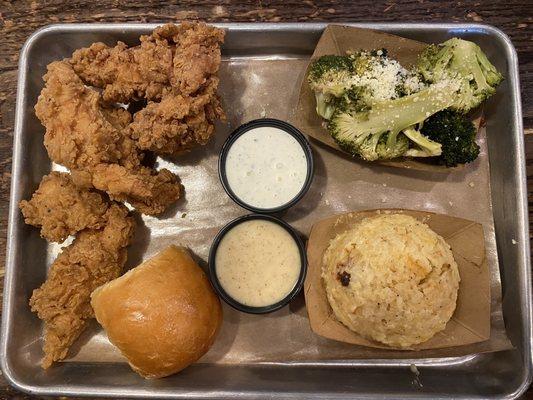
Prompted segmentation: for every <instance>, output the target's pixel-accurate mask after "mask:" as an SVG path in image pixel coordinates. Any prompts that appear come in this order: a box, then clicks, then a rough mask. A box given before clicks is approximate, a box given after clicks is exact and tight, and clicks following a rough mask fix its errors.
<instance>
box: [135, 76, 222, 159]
mask: <svg viewBox="0 0 533 400" xmlns="http://www.w3.org/2000/svg"><path fill="white" fill-rule="evenodd" d="M217 86H218V78H216V77H212V78H210V80H209V83H208V84H206V86H205V87H204V88H203V89H202V92H201V93H199V94H198V95H196V96H194V97H190V96H182V95H180V94H172V95H166V96H164V97H163V99H162V100H161V102H159V103H155V102H149V103H148V105H147V106H146V107H145V108H143V109H142V110H140V111H139V112H137V113H136V114H135V116H134V121H133V123H132V124H131V130H132V137H133V138H134V139H135V140H137V145H138V146H139V148H141V149H143V150H151V151H153V152H155V153H158V154H162V153H166V154H175V153H178V152H181V151H184V150H188V149H190V148H192V147H195V146H196V145H198V144H200V145H204V144H206V143H207V142H208V141H209V139H210V138H211V136H212V135H213V132H214V130H215V127H214V122H215V120H217V119H218V118H223V117H224V112H223V111H222V107H221V105H220V102H219V99H218V97H217V95H216V89H217Z"/></svg>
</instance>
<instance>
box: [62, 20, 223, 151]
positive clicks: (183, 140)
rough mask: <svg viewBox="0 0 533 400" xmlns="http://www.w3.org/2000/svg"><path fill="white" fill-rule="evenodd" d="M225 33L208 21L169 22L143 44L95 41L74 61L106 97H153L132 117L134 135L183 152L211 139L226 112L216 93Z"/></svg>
mask: <svg viewBox="0 0 533 400" xmlns="http://www.w3.org/2000/svg"><path fill="white" fill-rule="evenodd" d="M224 34H225V32H224V31H223V30H221V29H218V28H215V27H212V26H209V25H206V24H204V23H190V22H184V23H182V24H181V25H179V26H176V25H173V24H167V25H164V26H162V27H159V28H157V29H155V31H154V32H153V33H152V34H151V35H147V36H141V45H140V46H137V47H130V48H128V47H127V46H126V45H125V44H124V43H121V42H119V43H118V44H117V46H115V47H112V48H111V47H108V46H106V45H105V44H103V43H95V44H93V45H92V46H91V47H89V48H86V49H80V50H77V51H76V52H74V54H73V56H72V59H71V60H70V63H71V64H72V66H73V68H74V70H75V71H76V73H77V74H79V76H80V77H81V78H82V79H83V80H84V81H85V82H86V83H88V84H91V85H94V86H97V87H100V88H103V89H104V92H103V93H104V99H106V100H107V101H119V102H129V101H131V100H137V99H139V98H145V99H147V100H149V101H148V105H147V106H146V107H145V108H144V109H142V110H141V111H139V112H138V113H136V114H135V115H134V117H133V119H134V123H133V124H132V126H131V128H132V134H133V138H134V139H136V140H137V141H138V146H139V148H141V149H143V150H151V151H154V152H156V153H158V154H172V153H178V152H181V151H183V150H187V149H190V148H191V147H194V146H195V145H198V144H200V145H203V144H206V143H207V142H208V140H209V139H210V138H211V136H212V135H213V132H214V122H215V121H216V120H217V119H220V118H224V112H223V110H222V107H221V105H220V101H219V98H218V96H217V94H216V90H217V87H218V83H219V80H218V77H216V73H217V72H218V69H219V66H220V59H221V55H220V44H221V43H222V42H223V41H224Z"/></svg>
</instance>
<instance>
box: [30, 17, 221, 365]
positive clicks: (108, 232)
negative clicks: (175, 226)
mask: <svg viewBox="0 0 533 400" xmlns="http://www.w3.org/2000/svg"><path fill="white" fill-rule="evenodd" d="M223 40H224V31H222V30H220V29H217V28H214V27H210V26H208V25H205V24H202V23H200V24H195V23H183V24H182V25H180V26H175V25H172V24H168V25H165V26H163V27H160V28H158V29H156V30H155V31H154V32H153V33H152V34H151V35H146V36H142V37H141V44H140V45H139V46H136V47H128V46H126V45H125V44H124V43H120V42H119V43H118V44H117V46H115V47H108V46H106V45H105V44H103V43H95V44H93V45H92V46H90V47H89V48H86V49H80V50H78V51H76V52H75V53H74V54H73V56H72V58H71V59H69V60H63V61H56V62H53V63H51V64H49V65H48V72H47V73H46V75H45V76H44V81H45V83H46V84H45V87H44V89H43V90H42V92H41V94H40V96H39V99H38V101H37V104H36V106H35V112H36V115H37V117H38V118H39V120H40V121H41V122H42V124H43V125H44V126H45V128H46V133H45V136H44V145H45V147H46V149H47V151H48V154H49V156H50V158H51V159H52V161H54V162H56V163H58V164H62V165H64V166H65V167H67V168H69V169H70V172H71V173H70V174H68V173H60V172H52V173H50V174H49V175H47V176H45V177H44V178H43V180H42V181H41V184H40V185H39V188H38V189H37V191H36V192H35V193H34V194H33V197H32V198H31V199H30V200H29V201H22V202H21V203H20V208H21V210H22V213H23V215H24V217H25V221H26V223H28V224H30V225H34V226H37V227H40V228H41V236H42V237H44V238H46V239H47V240H49V241H57V242H62V241H64V240H65V239H66V238H67V237H68V236H70V235H76V237H75V239H74V241H73V242H72V244H71V245H70V246H67V247H65V248H64V249H63V251H62V253H61V254H60V255H59V256H58V257H57V259H56V260H55V261H54V262H53V264H52V266H51V267H50V271H49V274H48V278H47V279H46V281H45V282H44V283H43V285H42V286H41V287H40V288H38V289H36V290H34V292H33V295H32V297H31V299H30V307H31V309H32V311H34V312H36V313H37V315H38V317H39V318H40V319H42V320H43V321H44V353H45V356H44V359H43V361H42V366H43V368H48V367H49V366H50V365H51V364H52V363H53V362H55V361H58V360H62V359H63V358H65V357H66V355H67V353H68V350H69V348H70V346H71V345H72V344H73V343H74V341H75V340H76V339H77V338H78V337H79V335H80V334H81V333H82V332H83V330H84V329H85V327H86V326H87V323H88V320H89V319H91V318H93V317H94V313H93V310H92V308H91V305H90V295H91V293H92V291H93V290H94V289H96V288H97V287H98V286H101V285H103V284H104V283H106V282H108V281H110V280H112V279H115V278H117V277H118V276H120V275H121V274H122V272H123V271H122V270H123V267H124V264H125V262H126V256H127V254H126V247H127V246H128V244H129V243H130V240H131V237H132V235H133V231H134V221H133V218H132V217H131V216H129V215H128V210H127V208H126V207H125V206H123V205H121V204H118V203H114V202H113V203H111V202H110V201H109V198H110V199H111V200H116V201H119V202H128V203H130V204H131V205H132V206H133V207H134V208H135V209H136V210H138V211H140V212H141V213H144V214H150V215H155V214H160V213H162V212H163V211H165V209H166V208H167V207H168V206H169V205H170V204H172V203H173V202H175V201H176V200H177V199H178V198H179V197H180V195H181V185H180V182H179V180H178V178H177V176H175V175H174V174H173V173H172V172H170V171H169V170H166V169H161V170H160V171H156V170H154V169H152V168H149V167H147V166H145V165H143V164H142V162H143V158H144V152H145V151H147V150H151V151H154V152H156V153H157V154H161V153H176V152H180V151H182V150H187V149H189V148H191V147H193V146H195V145H197V144H205V143H207V141H208V140H209V138H210V137H211V136H212V135H213V132H214V121H215V120H216V119H218V118H222V117H223V116H224V113H223V111H222V108H221V105H220V101H219V98H218V96H217V93H216V91H217V87H218V82H219V81H218V77H217V76H216V73H217V71H218V68H219V65H220V44H221V43H222V42H223ZM91 86H95V87H97V88H100V89H102V92H100V90H98V89H95V88H94V87H91ZM140 99H145V100H147V102H148V103H147V105H146V107H145V108H144V109H142V110H141V111H139V112H137V113H136V114H135V115H134V116H133V117H132V115H131V113H130V111H128V110H127V109H125V108H124V107H123V105H121V106H120V107H119V105H117V104H116V103H117V102H121V103H130V102H132V101H136V100H140ZM101 192H106V193H107V195H108V196H109V198H108V196H106V195H105V194H104V193H101Z"/></svg>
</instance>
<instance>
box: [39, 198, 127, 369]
mask: <svg viewBox="0 0 533 400" xmlns="http://www.w3.org/2000/svg"><path fill="white" fill-rule="evenodd" d="M106 219H107V220H106V225H105V227H104V228H103V229H101V230H91V229H87V230H84V231H82V232H80V233H79V234H78V236H77V238H76V239H75V240H74V242H73V243H72V244H71V245H70V246H68V247H66V248H65V249H64V250H63V251H62V252H61V254H60V255H59V256H58V257H57V259H56V260H55V261H54V263H53V264H52V266H51V267H50V271H49V273H48V278H47V279H46V281H45V282H44V283H43V285H42V286H41V287H40V288H38V289H36V290H34V291H33V295H32V297H31V299H30V306H31V309H32V311H33V312H36V313H37V315H38V317H39V318H40V319H42V320H43V321H44V348H43V349H44V358H43V361H42V367H43V368H48V367H50V366H51V365H52V363H53V362H54V361H59V360H62V359H63V358H65V357H66V356H67V353H68V350H69V348H70V346H71V345H72V344H73V343H74V341H75V340H76V339H77V338H78V337H79V335H80V334H81V333H82V332H83V330H84V329H85V327H86V326H87V323H88V320H89V319H91V318H93V317H94V312H93V310H92V308H91V304H90V296H91V293H92V291H93V290H94V289H96V288H97V287H98V286H101V285H103V284H104V283H106V282H109V281H110V280H112V279H115V278H117V277H118V276H120V275H121V273H122V269H123V267H124V264H125V262H126V257H127V254H126V246H127V245H128V244H129V243H130V240H131V238H132V236H133V232H134V227H135V222H134V220H133V218H131V217H130V216H128V210H127V209H126V208H125V207H124V206H122V205H118V204H113V205H112V206H111V207H110V208H109V210H108V211H107V213H106Z"/></svg>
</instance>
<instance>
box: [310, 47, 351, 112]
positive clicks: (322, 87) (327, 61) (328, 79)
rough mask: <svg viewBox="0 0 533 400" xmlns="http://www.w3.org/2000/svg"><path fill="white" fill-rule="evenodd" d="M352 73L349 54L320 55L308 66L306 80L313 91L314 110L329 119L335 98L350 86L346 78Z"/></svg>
mask: <svg viewBox="0 0 533 400" xmlns="http://www.w3.org/2000/svg"><path fill="white" fill-rule="evenodd" d="M352 73H353V62H352V60H351V59H350V57H349V56H334V55H327V56H322V57H320V58H319V59H318V60H316V61H315V62H313V64H311V67H310V68H309V74H308V77H307V80H308V82H309V86H310V87H311V89H312V90H313V91H314V92H315V98H316V112H317V114H318V115H320V116H321V117H322V118H325V119H329V118H330V117H331V115H332V114H333V111H335V102H336V99H337V98H339V97H341V96H342V95H343V94H344V93H345V91H346V90H347V89H348V88H349V87H351V85H349V83H348V80H349V79H350V76H351V74H352Z"/></svg>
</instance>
